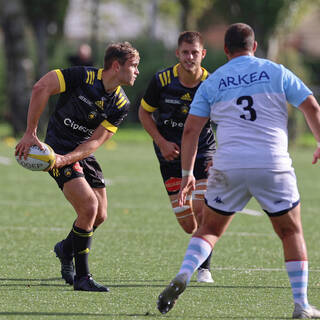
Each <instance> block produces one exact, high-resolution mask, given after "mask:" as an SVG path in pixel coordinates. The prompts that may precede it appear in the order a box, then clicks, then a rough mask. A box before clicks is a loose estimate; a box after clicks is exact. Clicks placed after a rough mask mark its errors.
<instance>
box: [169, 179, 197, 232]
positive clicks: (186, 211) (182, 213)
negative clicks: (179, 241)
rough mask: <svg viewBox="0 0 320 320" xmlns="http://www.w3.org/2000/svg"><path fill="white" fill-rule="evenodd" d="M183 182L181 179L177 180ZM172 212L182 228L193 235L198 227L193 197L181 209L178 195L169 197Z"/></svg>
mask: <svg viewBox="0 0 320 320" xmlns="http://www.w3.org/2000/svg"><path fill="white" fill-rule="evenodd" d="M176 179H179V180H180V181H181V178H176ZM169 198H170V202H171V206H172V210H173V212H174V214H175V216H176V219H177V221H178V223H179V225H180V226H181V228H182V229H183V230H184V231H185V232H186V233H189V234H192V233H193V232H194V231H195V230H196V229H197V227H198V224H197V220H196V217H195V215H194V213H193V211H192V203H191V197H189V198H188V199H187V201H186V203H185V204H184V205H183V206H182V207H179V204H178V193H175V194H171V195H169Z"/></svg>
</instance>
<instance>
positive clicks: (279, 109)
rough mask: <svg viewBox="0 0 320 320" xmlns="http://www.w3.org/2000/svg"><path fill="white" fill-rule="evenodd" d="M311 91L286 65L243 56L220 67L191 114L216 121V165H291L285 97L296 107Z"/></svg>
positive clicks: (202, 89) (201, 90)
mask: <svg viewBox="0 0 320 320" xmlns="http://www.w3.org/2000/svg"><path fill="white" fill-rule="evenodd" d="M311 94H312V92H311V91H310V89H309V88H308V87H306V85H305V84H304V83H303V82H302V81H301V80H300V79H299V78H298V77H297V76H295V75H294V74H293V73H292V72H291V71H289V70H288V69H286V68H285V67H284V66H282V65H279V64H276V63H274V62H271V61H269V60H265V59H260V58H256V57H254V56H247V55H246V56H240V57H237V58H234V59H232V60H230V61H229V62H228V63H226V64H225V65H223V66H222V67H220V68H219V69H217V70H216V71H215V72H214V73H213V74H211V76H210V77H209V78H208V79H207V80H206V81H204V82H203V83H202V84H201V86H200V87H199V89H198V90H197V92H196V95H195V97H194V99H193V102H192V104H191V109H190V111H189V113H190V114H193V115H196V116H200V117H211V119H212V120H213V121H214V122H215V123H216V124H217V142H218V147H217V151H216V153H215V154H214V156H213V167H214V168H216V169H219V170H224V169H232V168H272V169H276V170H283V169H287V168H288V167H291V159H290V156H289V153H288V131H287V121H288V111H287V101H288V102H289V103H291V104H292V105H293V106H295V107H298V106H299V105H300V104H301V103H302V102H303V101H304V100H305V99H306V98H307V97H308V96H309V95H311Z"/></svg>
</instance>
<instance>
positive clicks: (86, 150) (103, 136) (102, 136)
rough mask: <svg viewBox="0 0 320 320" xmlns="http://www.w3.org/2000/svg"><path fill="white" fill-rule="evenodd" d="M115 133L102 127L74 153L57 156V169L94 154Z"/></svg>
mask: <svg viewBox="0 0 320 320" xmlns="http://www.w3.org/2000/svg"><path fill="white" fill-rule="evenodd" d="M113 134H114V132H112V131H109V130H107V129H106V128H105V127H104V126H103V125H100V126H99V127H98V128H97V129H96V130H95V131H94V133H93V134H92V136H91V137H90V138H89V139H88V140H87V141H86V142H83V143H81V144H79V145H78V146H77V147H76V148H75V149H74V150H73V151H71V152H69V153H67V154H65V155H59V154H57V155H56V162H55V167H56V168H61V167H64V166H66V165H68V164H71V163H74V162H77V161H79V160H82V159H84V158H86V157H88V156H89V155H90V154H92V153H94V152H95V151H96V150H97V149H98V148H99V147H100V146H101V145H102V144H103V143H104V142H106V141H107V140H109V139H110V138H111V137H112V136H113Z"/></svg>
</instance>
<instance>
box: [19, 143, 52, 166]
mask: <svg viewBox="0 0 320 320" xmlns="http://www.w3.org/2000/svg"><path fill="white" fill-rule="evenodd" d="M42 145H43V147H44V150H41V149H40V148H39V147H38V146H37V145H33V146H31V147H30V149H29V153H28V157H27V159H24V157H23V156H22V157H21V159H19V156H16V160H17V162H18V163H19V164H20V165H21V166H22V167H24V168H26V169H29V170H32V171H48V170H50V169H52V167H53V166H54V163H55V160H56V155H55V153H54V151H53V150H52V148H51V147H50V146H49V145H47V144H46V143H43V142H42Z"/></svg>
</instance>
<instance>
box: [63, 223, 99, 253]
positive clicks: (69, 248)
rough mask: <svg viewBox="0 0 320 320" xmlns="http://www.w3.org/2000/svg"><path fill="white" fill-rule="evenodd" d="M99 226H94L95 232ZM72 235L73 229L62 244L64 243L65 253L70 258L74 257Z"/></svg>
mask: <svg viewBox="0 0 320 320" xmlns="http://www.w3.org/2000/svg"><path fill="white" fill-rule="evenodd" d="M73 225H74V224H73ZM97 228H98V226H93V232H95V231H96V229H97ZM72 235H73V232H72V229H71V231H70V232H69V234H68V236H67V237H66V238H65V239H64V240H62V241H61V242H62V245H63V253H64V254H65V255H66V256H69V257H70V258H73V257H74V252H73V242H72Z"/></svg>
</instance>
